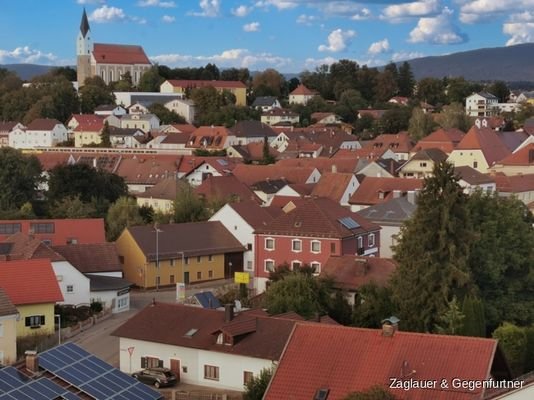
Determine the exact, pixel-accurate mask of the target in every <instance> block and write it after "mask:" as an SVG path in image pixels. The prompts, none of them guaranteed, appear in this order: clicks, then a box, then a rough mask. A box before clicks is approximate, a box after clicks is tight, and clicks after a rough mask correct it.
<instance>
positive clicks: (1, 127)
mask: <svg viewBox="0 0 534 400" xmlns="http://www.w3.org/2000/svg"><path fill="white" fill-rule="evenodd" d="M17 124H19V122H16V121H0V132H11V131H12V130H13V128H14V127H15V126H17Z"/></svg>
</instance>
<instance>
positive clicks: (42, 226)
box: [30, 222, 54, 233]
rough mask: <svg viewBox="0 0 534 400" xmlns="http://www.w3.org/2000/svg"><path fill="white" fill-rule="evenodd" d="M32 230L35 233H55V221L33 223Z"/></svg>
mask: <svg viewBox="0 0 534 400" xmlns="http://www.w3.org/2000/svg"><path fill="white" fill-rule="evenodd" d="M30 230H31V231H32V232H33V233H54V223H53V222H38V223H37V222H35V223H31V224H30Z"/></svg>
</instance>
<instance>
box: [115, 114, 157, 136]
mask: <svg viewBox="0 0 534 400" xmlns="http://www.w3.org/2000/svg"><path fill="white" fill-rule="evenodd" d="M121 128H127V129H141V130H142V131H143V132H145V133H148V132H150V131H151V130H153V129H158V128H159V118H158V117H157V116H156V115H154V114H128V115H123V116H122V117H121Z"/></svg>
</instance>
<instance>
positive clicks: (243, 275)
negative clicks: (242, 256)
mask: <svg viewBox="0 0 534 400" xmlns="http://www.w3.org/2000/svg"><path fill="white" fill-rule="evenodd" d="M249 280H250V275H249V274H248V272H234V282H235V283H246V284H248V282H249Z"/></svg>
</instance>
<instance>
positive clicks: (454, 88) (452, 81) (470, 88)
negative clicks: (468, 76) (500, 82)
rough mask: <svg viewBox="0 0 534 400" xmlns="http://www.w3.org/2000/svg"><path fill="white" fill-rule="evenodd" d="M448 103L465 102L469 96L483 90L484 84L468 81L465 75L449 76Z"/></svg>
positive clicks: (447, 85)
mask: <svg viewBox="0 0 534 400" xmlns="http://www.w3.org/2000/svg"><path fill="white" fill-rule="evenodd" d="M446 87H447V98H448V103H449V104H451V103H460V104H465V99H466V98H467V96H469V95H471V94H472V93H474V92H479V91H480V90H482V85H480V84H478V83H471V82H468V81H466V80H465V79H464V78H463V77H459V78H449V79H448V80H447V84H446Z"/></svg>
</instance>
